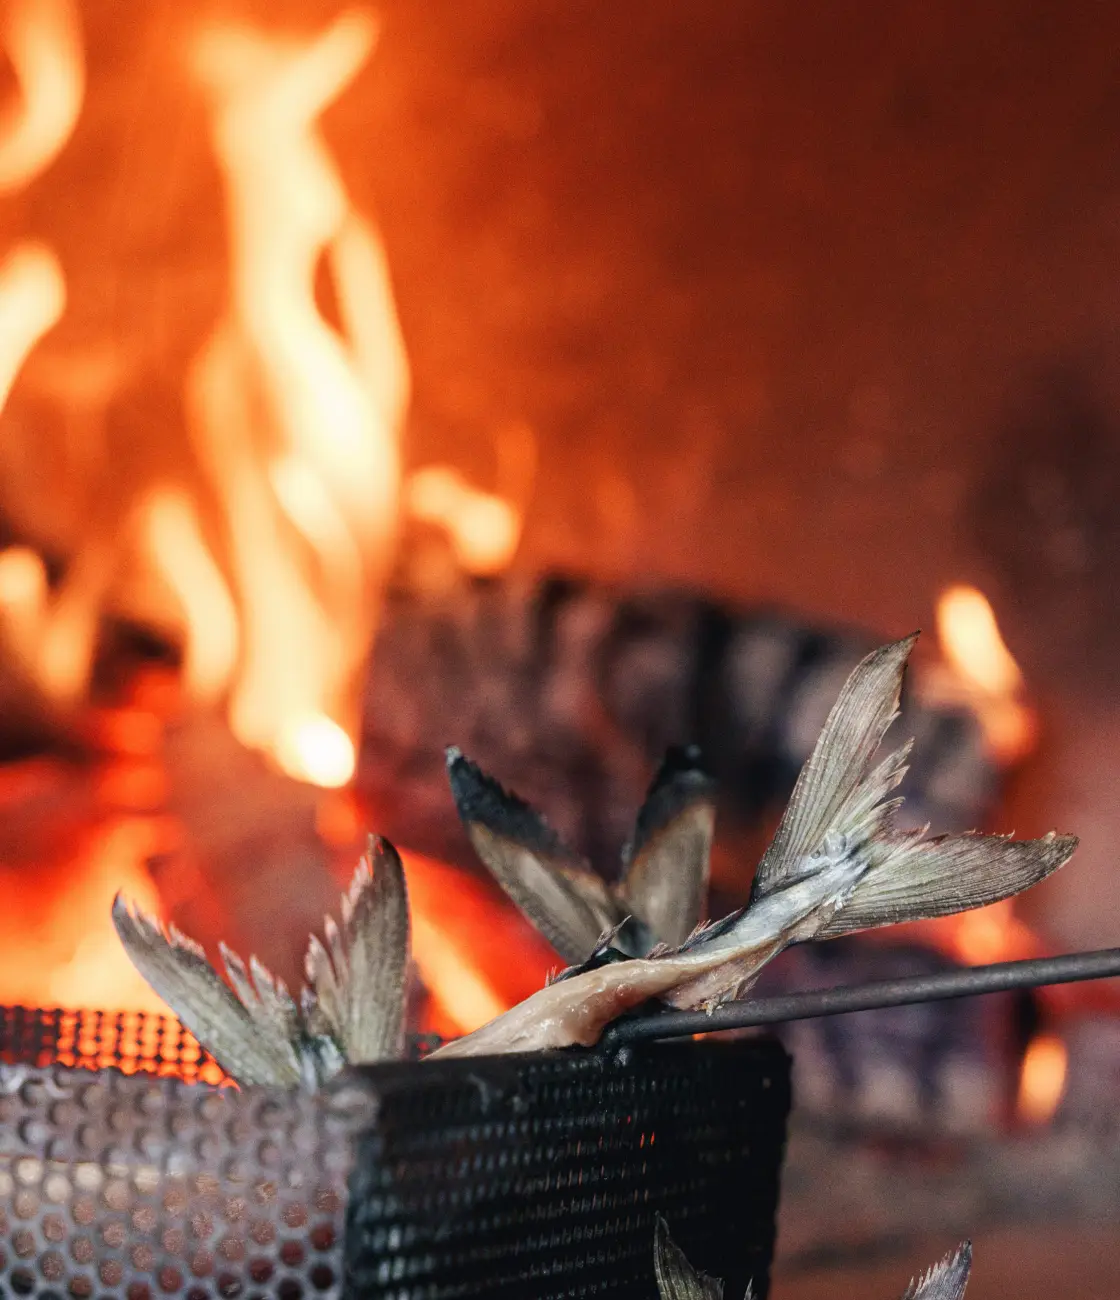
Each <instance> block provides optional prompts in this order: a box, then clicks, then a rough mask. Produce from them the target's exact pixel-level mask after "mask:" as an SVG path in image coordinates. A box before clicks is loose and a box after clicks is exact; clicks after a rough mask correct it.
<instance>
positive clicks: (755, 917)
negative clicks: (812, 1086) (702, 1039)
mask: <svg viewBox="0 0 1120 1300" xmlns="http://www.w3.org/2000/svg"><path fill="white" fill-rule="evenodd" d="M868 867H869V864H868V862H867V861H866V860H865V859H861V858H860V857H859V856H858V855H854V854H852V853H850V852H848V851H847V850H846V849H845V850H844V851H842V852H840V853H837V854H836V855H835V857H834V860H832V861H830V862H829V863H828V864H827V865H825V866H822V865H821V864H819V863H815V864H814V865H813V867H812V868H811V869H810V870H807V871H806V872H805V873H804V874H803V875H802V876H801V877H800V878H799V879H797V880H795V881H793V882H792V883H791V884H788V885H786V886H785V887H784V888H782V889H779V890H777V891H775V892H774V893H773V894H771V895H770V896H769V897H768V898H766V899H765V900H764V901H763V902H762V903H759V904H757V905H756V906H754V907H751V908H746V909H744V910H743V911H742V912H740V913H738V914H736V916H735V917H734V918H729V919H730V920H732V922H733V923H732V924H730V925H726V926H722V925H721V926H720V927H718V928H717V927H713V930H716V929H718V932H716V933H712V931H709V932H708V933H709V934H711V935H712V937H710V938H708V937H707V934H705V933H704V932H701V934H700V935H699V936H698V937H697V939H696V941H695V942H694V943H693V944H692V945H691V946H689V947H686V948H683V949H682V950H680V951H679V952H675V953H668V954H666V955H662V956H656V957H648V958H635V959H632V960H615V961H612V962H608V963H606V964H601V965H596V964H594V963H589V965H590V967H591V968H590V969H587V970H583V971H575V972H566V974H565V977H564V978H563V979H559V980H554V981H553V982H552V983H551V984H549V985H548V986H546V987H545V988H543V989H541V990H540V991H539V992H537V993H534V994H532V995H531V996H530V997H528V998H526V999H525V1001H524V1002H522V1003H520V1004H519V1005H518V1006H516V1007H514V1008H513V1010H512V1011H508V1012H507V1013H506V1014H505V1015H503V1016H499V1017H498V1019H497V1020H493V1021H491V1022H490V1023H489V1024H488V1025H484V1026H483V1027H482V1028H481V1029H477V1030H475V1032H474V1033H473V1034H467V1035H465V1036H464V1037H462V1038H457V1039H455V1040H454V1041H452V1042H450V1043H448V1044H446V1045H445V1046H444V1047H441V1048H439V1049H438V1050H437V1051H436V1052H434V1053H433V1056H444V1057H452V1056H479V1055H499V1054H502V1053H505V1052H533V1051H543V1050H545V1049H547V1048H554V1047H565V1046H570V1045H571V1044H573V1043H577V1044H580V1045H582V1046H585V1047H590V1046H592V1045H593V1044H594V1043H595V1042H597V1041H598V1039H599V1035H600V1034H601V1032H602V1030H603V1028H604V1027H605V1026H606V1025H607V1024H608V1023H610V1021H612V1020H614V1019H616V1018H617V1017H618V1016H620V1015H623V1014H624V1013H625V1012H627V1011H631V1010H633V1009H634V1008H635V1007H638V1006H641V1005H642V1003H645V1002H649V1001H651V1000H653V999H661V1000H663V1001H665V1002H667V1003H669V1004H670V1005H672V1006H680V1007H695V1006H700V1005H711V1006H715V1005H718V1003H719V1002H720V1001H721V1000H722V998H723V996H724V995H725V994H726V993H727V991H728V989H729V987H731V986H734V988H735V989H736V990H742V989H743V988H745V987H747V986H749V985H750V984H751V983H752V982H753V980H754V979H755V978H756V977H757V975H758V973H759V972H760V971H761V969H762V967H763V966H764V965H765V964H766V963H767V962H768V961H770V960H771V959H772V958H774V957H775V956H777V954H778V952H779V951H781V949H782V948H784V947H786V946H787V945H788V944H790V943H795V942H800V941H803V940H805V939H811V938H812V937H813V935H814V933H816V931H817V930H819V929H820V928H821V927H823V926H824V925H825V924H827V923H828V922H829V921H831V920H832V919H833V917H834V916H835V914H836V912H837V911H838V910H839V909H840V908H841V907H843V905H844V901H845V899H846V898H848V897H849V896H850V894H851V892H852V890H853V889H854V888H855V886H856V884H857V883H858V882H859V880H860V879H861V878H862V877H863V875H864V873H865V872H866V871H867V870H868Z"/></svg>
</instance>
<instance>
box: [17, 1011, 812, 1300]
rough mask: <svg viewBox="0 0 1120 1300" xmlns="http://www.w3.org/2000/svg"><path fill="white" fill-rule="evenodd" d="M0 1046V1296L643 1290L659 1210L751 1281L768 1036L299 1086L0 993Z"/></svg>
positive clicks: (701, 1259) (705, 1255)
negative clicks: (253, 1084) (282, 1085)
mask: <svg viewBox="0 0 1120 1300" xmlns="http://www.w3.org/2000/svg"><path fill="white" fill-rule="evenodd" d="M0 1060H2V1061H3V1062H5V1064H0V1254H2V1260H0V1281H2V1286H3V1292H4V1294H5V1295H13V1296H19V1295H34V1296H40V1297H59V1298H60V1300H61V1298H62V1297H101V1296H106V1297H108V1296H112V1297H122V1298H127V1300H147V1298H149V1297H150V1300H156V1297H159V1296H182V1297H190V1298H191V1300H196V1298H197V1300H201V1297H204V1296H205V1297H210V1296H223V1297H255V1296H260V1297H266V1296H268V1297H279V1298H280V1300H295V1298H296V1297H301V1296H308V1297H311V1296H336V1295H346V1296H355V1297H357V1296H362V1297H366V1296H368V1297H385V1298H388V1297H393V1300H421V1298H423V1300H444V1298H445V1297H446V1298H447V1300H450V1297H463V1298H466V1297H476V1296H477V1297H481V1296H510V1297H514V1296H516V1297H527V1298H532V1297H541V1298H542V1300H543V1298H544V1297H556V1298H557V1300H559V1297H562V1296H563V1297H578V1296H592V1295H607V1294H610V1295H612V1296H618V1297H625V1296H634V1297H639V1296H640V1297H648V1296H652V1295H654V1294H655V1289H654V1282H653V1270H652V1242H653V1222H654V1216H655V1214H656V1213H658V1212H661V1213H663V1214H664V1215H665V1216H666V1218H667V1219H668V1220H669V1223H670V1226H671V1228H672V1231H673V1234H674V1236H675V1237H676V1238H677V1240H678V1241H679V1242H680V1243H681V1245H682V1246H683V1247H684V1249H685V1250H686V1251H687V1252H688V1254H689V1256H690V1258H691V1259H692V1260H693V1262H694V1263H695V1264H696V1265H697V1266H698V1267H700V1268H702V1269H703V1270H704V1271H705V1272H708V1273H712V1274H715V1275H716V1276H717V1277H723V1278H725V1279H726V1280H727V1294H729V1295H732V1296H734V1295H741V1294H742V1293H743V1291H744V1290H745V1288H746V1284H747V1282H748V1280H753V1282H754V1286H755V1294H756V1295H758V1296H760V1297H764V1296H765V1295H766V1293H767V1288H768V1282H769V1265H770V1257H771V1253H772V1249H773V1242H774V1218H775V1213H776V1209H777V1198H778V1178H779V1172H780V1168H781V1161H782V1153H783V1146H784V1141H785V1121H786V1115H787V1112H788V1109H789V1101H790V1092H789V1087H790V1084H789V1058H788V1057H787V1055H786V1054H785V1052H784V1051H783V1050H782V1048H781V1047H780V1046H779V1045H778V1044H776V1043H775V1042H773V1041H771V1040H769V1039H750V1040H741V1041H736V1042H731V1043H716V1042H683V1043H675V1044H648V1045H646V1044H643V1045H640V1046H637V1047H634V1048H627V1049H625V1050H624V1051H621V1052H616V1053H605V1052H556V1053H547V1054H539V1055H525V1056H510V1057H493V1058H487V1059H477V1060H453V1061H448V1062H439V1061H435V1062H427V1063H408V1064H400V1065H390V1066H375V1067H368V1068H364V1069H361V1070H356V1071H353V1072H350V1073H348V1074H347V1075H345V1076H343V1077H342V1078H341V1079H340V1080H339V1081H338V1082H336V1083H335V1084H334V1085H332V1086H331V1087H329V1088H328V1089H326V1090H324V1091H323V1092H322V1093H319V1094H316V1095H313V1096H312V1095H307V1094H303V1093H294V1092H283V1091H276V1090H272V1089H265V1088H246V1089H243V1090H238V1089H236V1088H232V1087H215V1086H213V1085H212V1084H207V1083H202V1082H193V1080H198V1079H200V1078H207V1077H210V1078H220V1071H218V1070H217V1067H216V1066H215V1065H214V1063H213V1062H212V1061H210V1060H209V1059H208V1058H207V1057H206V1055H205V1053H203V1052H201V1051H200V1050H199V1048H198V1046H197V1044H196V1043H194V1041H193V1040H192V1039H191V1038H190V1036H189V1035H188V1034H186V1033H185V1032H184V1031H183V1030H182V1028H181V1027H180V1026H179V1025H178V1024H177V1023H176V1022H175V1021H173V1020H167V1019H162V1018H160V1017H154V1016H147V1017H142V1016H132V1017H115V1016H96V1015H89V1014H85V1013H83V1014H78V1013H59V1012H29V1011H22V1010H15V1009H9V1010H0ZM59 1062H64V1063H63V1064H60V1063H59ZM110 1063H113V1064H115V1065H117V1066H118V1067H120V1068H104V1067H106V1066H107V1065H110ZM90 1065H92V1066H94V1067H101V1068H96V1070H95V1072H91V1071H90V1070H89V1069H88V1068H82V1067H83V1066H86V1067H88V1066H90ZM126 1070H127V1071H132V1072H131V1073H125V1071H126ZM161 1072H162V1074H163V1075H164V1076H166V1077H160V1073H161ZM172 1075H174V1076H178V1077H170V1076H172ZM187 1080H192V1081H191V1082H188V1081H187Z"/></svg>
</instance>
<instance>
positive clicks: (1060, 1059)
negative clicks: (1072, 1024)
mask: <svg viewBox="0 0 1120 1300" xmlns="http://www.w3.org/2000/svg"><path fill="white" fill-rule="evenodd" d="M1068 1064H1069V1053H1068V1051H1067V1049H1066V1045H1065V1043H1063V1042H1062V1040H1061V1039H1060V1038H1058V1037H1056V1036H1055V1035H1053V1034H1040V1035H1039V1036H1038V1037H1037V1038H1035V1039H1034V1040H1033V1041H1032V1042H1031V1044H1030V1045H1029V1046H1028V1048H1027V1051H1026V1054H1025V1055H1024V1057H1023V1071H1022V1074H1021V1075H1020V1076H1019V1102H1018V1114H1019V1117H1020V1118H1021V1119H1024V1120H1026V1121H1027V1122H1028V1123H1031V1124H1045V1123H1046V1121H1047V1120H1049V1119H1051V1118H1052V1117H1053V1115H1054V1112H1055V1111H1056V1110H1057V1109H1058V1104H1059V1103H1060V1102H1061V1100H1062V1093H1063V1092H1064V1091H1065V1085H1066V1070H1067V1067H1068Z"/></svg>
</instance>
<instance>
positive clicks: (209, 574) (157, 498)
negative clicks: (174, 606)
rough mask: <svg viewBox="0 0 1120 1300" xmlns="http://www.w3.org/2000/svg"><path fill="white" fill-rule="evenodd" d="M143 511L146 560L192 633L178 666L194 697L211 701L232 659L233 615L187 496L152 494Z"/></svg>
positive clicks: (164, 490) (178, 492)
mask: <svg viewBox="0 0 1120 1300" xmlns="http://www.w3.org/2000/svg"><path fill="white" fill-rule="evenodd" d="M142 513H143V516H144V527H145V531H146V533H147V538H148V547H149V550H150V553H151V558H152V560H153V562H154V563H155V566H156V568H157V570H159V571H160V572H161V573H162V574H163V576H164V578H165V579H166V581H167V583H168V585H169V586H170V587H171V589H172V590H173V591H174V592H175V595H176V597H177V598H178V600H179V603H180V605H181V608H182V610H183V615H184V618H185V620H186V622H187V625H188V627H189V628H190V629H191V633H192V634H191V635H190V636H189V637H187V640H186V658H185V662H184V665H183V669H184V678H185V680H186V684H187V689H188V690H189V691H190V692H191V693H192V695H193V696H194V697H195V698H196V699H200V700H208V699H212V698H214V697H215V696H216V695H217V694H218V692H219V691H220V690H221V689H222V687H223V686H224V685H225V684H226V682H228V681H229V678H230V675H231V674H232V672H233V669H234V666H235V664H236V660H237V611H236V609H235V608H234V604H233V598H232V597H231V596H230V593H229V588H228V587H227V586H226V582H225V579H224V578H223V577H222V574H221V571H220V570H219V568H218V566H217V565H216V564H215V563H214V558H213V556H212V555H211V554H210V550H209V548H208V547H207V545H206V542H205V541H204V540H203V536H202V527H201V524H200V523H199V519H198V513H197V511H196V509H195V506H194V504H193V503H192V501H191V500H190V498H189V497H188V496H187V494H186V492H184V491H181V490H177V489H172V488H160V489H157V490H155V491H153V492H151V493H150V494H149V496H148V498H147V500H146V501H145V503H144V506H143V509H142Z"/></svg>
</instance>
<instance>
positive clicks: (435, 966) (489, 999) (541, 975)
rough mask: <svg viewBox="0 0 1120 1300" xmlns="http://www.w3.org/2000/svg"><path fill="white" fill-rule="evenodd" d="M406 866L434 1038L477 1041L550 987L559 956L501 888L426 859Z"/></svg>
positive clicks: (415, 947) (410, 859)
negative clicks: (478, 1034)
mask: <svg viewBox="0 0 1120 1300" xmlns="http://www.w3.org/2000/svg"><path fill="white" fill-rule="evenodd" d="M402 858H403V861H404V867H405V874H406V876H407V878H408V897H409V904H410V907H411V912H412V955H413V960H414V961H415V963H416V968H417V970H418V971H419V974H420V977H421V979H422V980H423V981H424V984H425V986H426V987H427V989H428V990H429V992H430V993H431V995H432V999H433V1002H434V1004H435V1006H434V1013H435V1014H434V1018H433V1021H432V1023H431V1025H430V1028H431V1029H432V1030H433V1031H434V1032H437V1033H442V1034H444V1035H446V1036H449V1037H450V1036H452V1035H454V1034H460V1033H470V1032H471V1031H472V1030H474V1029H478V1028H480V1027H481V1026H482V1025H484V1024H486V1022H487V1021H489V1020H492V1019H493V1018H494V1017H495V1016H497V1015H500V1014H501V1013H502V1012H503V1011H507V1010H508V1009H509V1008H510V1007H512V1006H514V1005H515V1004H516V1003H518V1002H520V1001H521V1000H522V999H523V998H526V997H528V996H529V995H530V994H531V993H534V992H536V990H537V989H539V988H540V987H541V986H542V985H543V984H544V981H545V977H546V976H547V974H548V972H549V971H550V970H552V969H553V968H554V967H555V965H556V954H555V953H554V952H553V951H552V949H551V948H550V947H549V945H548V944H547V943H546V942H545V941H544V940H543V939H542V938H541V937H540V936H539V935H538V934H537V932H536V931H535V930H534V929H533V928H532V927H531V926H530V925H529V923H528V922H527V921H526V920H525V918H524V917H523V916H522V915H521V914H520V913H519V912H518V911H517V910H516V909H515V908H514V907H512V906H511V905H510V904H509V903H508V902H507V901H506V899H505V898H504V897H503V896H502V895H501V893H500V892H499V891H498V890H497V888H496V887H495V886H493V885H492V884H491V883H490V882H489V881H484V880H480V879H479V878H477V877H475V876H470V875H467V874H466V873H464V872H462V871H458V870H456V869H455V868H453V867H449V866H446V865H444V864H443V863H441V862H436V861H433V860H432V859H431V858H426V857H423V856H421V855H420V854H416V853H404V854H403V855H402Z"/></svg>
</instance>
